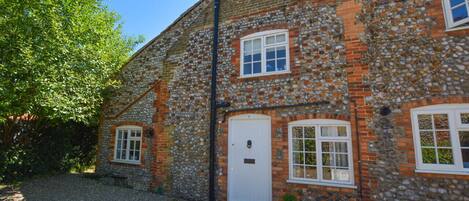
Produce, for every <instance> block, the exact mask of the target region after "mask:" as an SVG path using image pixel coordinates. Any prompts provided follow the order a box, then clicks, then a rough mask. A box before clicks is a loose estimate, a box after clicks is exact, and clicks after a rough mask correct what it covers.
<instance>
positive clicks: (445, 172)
mask: <svg viewBox="0 0 469 201" xmlns="http://www.w3.org/2000/svg"><path fill="white" fill-rule="evenodd" d="M415 172H416V173H429V174H452V175H469V171H448V170H415Z"/></svg>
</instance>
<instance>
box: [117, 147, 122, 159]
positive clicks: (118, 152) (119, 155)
mask: <svg viewBox="0 0 469 201" xmlns="http://www.w3.org/2000/svg"><path fill="white" fill-rule="evenodd" d="M116 159H121V150H120V149H117V152H116Z"/></svg>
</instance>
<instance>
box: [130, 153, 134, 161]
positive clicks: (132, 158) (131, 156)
mask: <svg viewBox="0 0 469 201" xmlns="http://www.w3.org/2000/svg"><path fill="white" fill-rule="evenodd" d="M129 160H134V151H129Z"/></svg>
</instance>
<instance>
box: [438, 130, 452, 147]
mask: <svg viewBox="0 0 469 201" xmlns="http://www.w3.org/2000/svg"><path fill="white" fill-rule="evenodd" d="M436 142H437V145H438V147H451V138H450V134H449V131H437V132H436Z"/></svg>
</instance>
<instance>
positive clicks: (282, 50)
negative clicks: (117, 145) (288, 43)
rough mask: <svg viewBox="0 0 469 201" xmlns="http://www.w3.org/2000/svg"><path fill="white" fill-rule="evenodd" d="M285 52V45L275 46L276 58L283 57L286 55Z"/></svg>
mask: <svg viewBox="0 0 469 201" xmlns="http://www.w3.org/2000/svg"><path fill="white" fill-rule="evenodd" d="M286 52H287V51H286V48H285V46H282V47H277V58H285V57H287V55H286Z"/></svg>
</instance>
